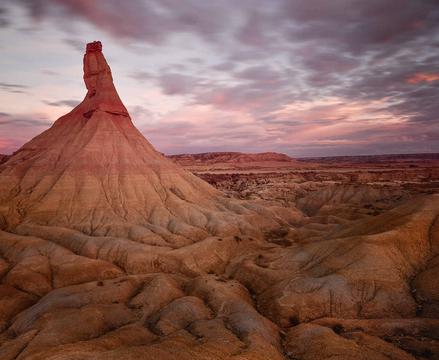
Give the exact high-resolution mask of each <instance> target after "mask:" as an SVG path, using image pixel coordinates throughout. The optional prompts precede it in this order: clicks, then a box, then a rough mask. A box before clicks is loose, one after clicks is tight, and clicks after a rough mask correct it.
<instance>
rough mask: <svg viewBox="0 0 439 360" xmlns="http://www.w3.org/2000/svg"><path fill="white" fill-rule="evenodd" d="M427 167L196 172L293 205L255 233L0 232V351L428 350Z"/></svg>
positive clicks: (432, 253) (291, 354)
mask: <svg viewBox="0 0 439 360" xmlns="http://www.w3.org/2000/svg"><path fill="white" fill-rule="evenodd" d="M438 175H439V172H438V168H437V167H434V166H420V167H418V168H413V167H407V168H405V169H390V170H389V169H359V168H357V169H354V168H353V167H352V168H349V169H346V168H341V169H334V168H331V169H321V170H315V169H313V170H297V171H289V172H284V171H283V172H275V171H271V172H270V173H264V172H258V171H254V172H253V173H244V174H243V173H235V174H233V173H232V172H230V173H226V174H224V173H220V174H217V173H205V172H204V173H203V174H200V177H202V178H204V179H205V180H207V181H208V182H210V183H211V184H214V185H215V186H216V187H217V188H219V189H220V190H223V191H225V192H226V193H227V194H228V196H230V197H231V198H239V199H250V200H260V199H263V200H264V201H266V202H268V203H270V204H274V203H276V204H277V205H278V206H282V207H285V208H286V209H289V210H293V211H294V213H295V214H296V216H295V218H294V219H293V220H291V222H292V223H291V224H290V225H289V226H284V227H280V228H279V229H277V230H272V231H269V232H267V233H265V236H264V238H256V237H250V236H237V235H235V236H223V237H218V236H210V237H208V238H206V239H204V240H202V241H198V242H194V243H193V244H190V245H187V244H185V245H175V246H174V248H169V247H167V248H164V246H162V245H160V244H157V245H150V244H148V245H147V244H142V243H141V242H139V241H137V242H136V241H135V240H133V239H121V238H116V237H103V236H88V235H84V234H83V233H81V232H78V231H74V230H64V232H63V233H61V232H53V231H51V230H50V229H49V228H45V227H40V228H39V233H38V234H36V233H35V229H33V235H32V236H29V234H28V233H27V231H26V227H25V226H23V227H22V228H21V229H20V233H21V234H20V235H18V234H11V233H7V232H2V238H1V242H0V254H1V259H0V274H1V279H2V281H1V285H0V294H1V296H0V331H1V335H0V344H1V345H0V358H1V359H4V360H7V359H120V358H124V359H326V358H331V359H354V358H355V359H415V358H416V359H437V358H439V318H438V317H439V281H437V279H438V277H439V256H438V254H439V220H438V215H439V195H438V194H437V191H438V189H439V176H438ZM144 253H148V254H150V255H149V258H148V261H149V262H150V263H149V264H148V266H146V267H145V266H143V267H142V266H140V267H139V266H137V265H136V264H138V263H142V262H144V261H145V260H144V256H143V255H144ZM151 254H154V256H151ZM136 259H138V262H136Z"/></svg>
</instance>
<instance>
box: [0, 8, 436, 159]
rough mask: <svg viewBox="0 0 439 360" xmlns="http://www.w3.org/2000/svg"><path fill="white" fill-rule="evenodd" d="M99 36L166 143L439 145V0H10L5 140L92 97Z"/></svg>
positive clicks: (320, 152) (134, 113)
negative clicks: (89, 48)
mask: <svg viewBox="0 0 439 360" xmlns="http://www.w3.org/2000/svg"><path fill="white" fill-rule="evenodd" d="M94 40H100V41H102V43H103V52H104V54H105V56H106V58H107V61H108V63H109V65H110V67H111V69H112V73H113V78H114V82H115V85H116V88H117V90H118V93H119V95H120V97H121V99H122V101H123V102H124V104H125V106H126V107H127V109H128V111H129V112H130V115H131V118H132V119H133V122H134V124H135V125H136V126H137V127H138V129H139V130H140V131H141V132H142V133H143V134H144V136H145V137H146V138H147V139H148V140H149V141H150V142H151V143H152V144H153V145H154V146H155V147H156V149H157V150H159V151H161V152H164V153H166V154H177V153H199V152H208V151H243V152H265V151H276V152H283V153H286V154H289V155H291V156H295V157H307V156H335V155H361V154H386V153H387V154H389V153H423V152H439V1H438V0H331V1H328V0H306V1H303V0H239V1H236V0H217V1H206V0H130V1H120V0H105V1H104V0H101V1H99V0H95V1H90V0H2V1H1V2H0V153H4V154H5V153H6V154H8V153H12V152H13V151H15V150H17V149H18V148H19V147H20V146H21V145H23V144H24V143H25V142H27V141H29V140H30V139H31V138H32V137H34V136H36V135H38V134H39V133H40V132H42V131H43V130H45V129H47V128H48V127H50V126H51V124H52V123H53V122H54V121H55V120H56V119H57V118H59V117H60V116H61V115H63V114H65V113H67V112H69V111H70V110H71V109H72V108H73V107H74V106H75V105H77V104H79V102H80V101H81V100H82V99H83V98H84V96H85V93H86V90H85V86H84V83H83V80H82V75H83V74H82V56H83V54H84V50H85V44H86V43H87V42H91V41H94Z"/></svg>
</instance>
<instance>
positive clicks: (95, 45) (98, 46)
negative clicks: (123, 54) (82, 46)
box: [86, 41, 102, 52]
mask: <svg viewBox="0 0 439 360" xmlns="http://www.w3.org/2000/svg"><path fill="white" fill-rule="evenodd" d="M93 51H102V43H101V42H100V41H93V42H91V43H88V44H87V47H86V52H93Z"/></svg>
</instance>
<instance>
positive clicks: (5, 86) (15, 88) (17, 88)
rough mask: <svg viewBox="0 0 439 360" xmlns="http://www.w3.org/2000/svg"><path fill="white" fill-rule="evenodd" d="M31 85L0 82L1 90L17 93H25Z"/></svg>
mask: <svg viewBox="0 0 439 360" xmlns="http://www.w3.org/2000/svg"><path fill="white" fill-rule="evenodd" d="M28 88H29V87H28V86H26V85H21V84H10V83H5V82H0V90H2V91H6V92H9V93H15V94H25V93H26V90H27V89H28Z"/></svg>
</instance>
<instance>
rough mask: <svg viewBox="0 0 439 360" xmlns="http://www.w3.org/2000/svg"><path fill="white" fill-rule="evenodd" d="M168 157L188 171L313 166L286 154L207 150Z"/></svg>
mask: <svg viewBox="0 0 439 360" xmlns="http://www.w3.org/2000/svg"><path fill="white" fill-rule="evenodd" d="M168 158H170V159H171V160H173V161H175V162H176V163H177V164H180V165H181V166H183V167H185V168H186V169H188V170H190V171H197V172H199V171H203V170H209V171H213V170H216V171H222V170H238V169H242V170H248V169H254V170H266V169H273V168H275V169H280V168H302V167H306V166H308V167H313V164H305V163H303V162H299V161H297V160H295V159H293V158H291V157H289V156H288V155H285V154H281V153H275V152H265V153H242V152H209V153H200V154H178V155H169V156H168Z"/></svg>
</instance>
